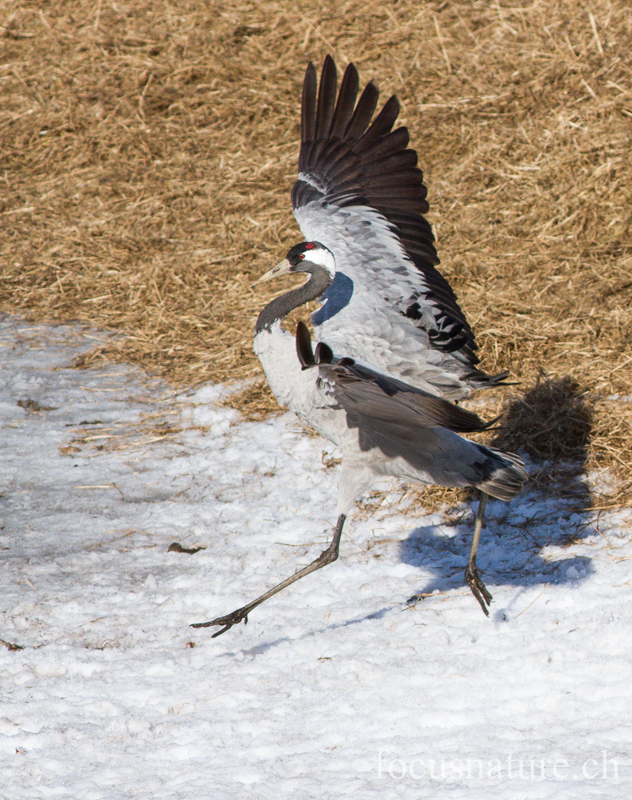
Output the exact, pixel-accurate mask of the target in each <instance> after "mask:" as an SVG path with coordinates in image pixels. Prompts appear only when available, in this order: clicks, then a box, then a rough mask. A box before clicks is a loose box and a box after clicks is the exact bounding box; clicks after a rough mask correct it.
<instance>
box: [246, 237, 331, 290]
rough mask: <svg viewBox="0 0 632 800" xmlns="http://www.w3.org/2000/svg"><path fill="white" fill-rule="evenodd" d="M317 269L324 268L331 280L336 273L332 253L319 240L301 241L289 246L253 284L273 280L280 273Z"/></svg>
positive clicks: (286, 273)
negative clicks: (275, 262)
mask: <svg viewBox="0 0 632 800" xmlns="http://www.w3.org/2000/svg"><path fill="white" fill-rule="evenodd" d="M319 269H322V270H325V271H326V272H327V274H328V275H329V277H330V278H331V280H333V279H334V276H335V274H336V260H335V258H334V254H333V253H332V252H331V250H329V248H327V247H325V245H324V244H321V243H320V242H301V243H300V244H295V245H294V247H292V248H290V250H289V251H288V254H287V255H286V257H285V258H284V259H283V261H280V262H279V263H278V264H277V265H276V266H275V267H272V269H271V270H268V272H266V273H265V274H264V275H262V276H261V277H260V278H259V280H257V281H255V283H254V284H253V285H254V286H258V285H259V284H260V283H265V282H266V281H271V280H274V278H278V277H279V276H281V275H292V274H294V273H298V272H310V273H314V272H316V271H318V270H319Z"/></svg>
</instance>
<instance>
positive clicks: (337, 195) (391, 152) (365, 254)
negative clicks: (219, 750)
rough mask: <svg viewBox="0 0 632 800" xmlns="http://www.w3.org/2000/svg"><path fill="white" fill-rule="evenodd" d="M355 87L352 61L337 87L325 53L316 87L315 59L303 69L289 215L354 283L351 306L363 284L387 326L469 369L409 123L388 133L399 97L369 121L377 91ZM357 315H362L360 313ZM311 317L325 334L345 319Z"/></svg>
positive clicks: (470, 343)
mask: <svg viewBox="0 0 632 800" xmlns="http://www.w3.org/2000/svg"><path fill="white" fill-rule="evenodd" d="M358 89H359V78H358V71H357V69H356V68H355V66H354V65H353V64H350V65H349V66H348V67H347V69H346V71H345V74H344V77H343V79H342V84H341V86H340V92H337V75H336V67H335V64H334V62H333V59H332V58H331V57H330V56H327V58H326V59H325V63H324V65H323V71H322V75H321V80H320V87H319V88H318V86H317V78H316V70H315V68H314V66H313V64H310V65H309V67H308V69H307V73H306V75H305V82H304V86H303V105H302V124H301V152H300V157H299V178H298V181H297V182H296V184H295V185H294V187H293V189H292V205H293V208H294V214H295V216H296V219H297V221H298V223H299V225H300V227H301V230H302V232H303V234H304V235H305V237H306V239H308V240H310V239H313V240H317V241H320V242H322V243H323V244H325V245H326V246H327V247H329V248H330V249H331V250H332V252H333V253H334V255H335V256H336V264H337V270H338V271H339V272H340V273H342V275H343V276H344V277H346V278H348V279H350V280H351V281H352V282H353V283H354V288H355V289H356V290H355V291H354V294H353V296H352V297H351V298H350V300H349V305H354V303H356V304H357V301H361V300H362V301H364V302H366V299H367V298H366V297H363V296H362V294H363V293H362V292H359V291H357V285H358V284H360V285H361V286H362V287H363V288H365V289H367V288H368V289H369V291H370V293H371V294H372V295H373V300H374V302H375V303H376V304H379V306H380V307H384V306H386V307H387V310H388V314H389V315H390V316H391V320H392V324H397V325H401V324H405V325H406V324H407V326H408V327H409V328H410V329H412V328H417V329H418V330H420V331H423V332H424V333H425V334H426V338H427V340H428V343H429V345H430V346H431V347H433V348H436V349H438V350H441V351H443V352H446V353H457V352H458V353H459V354H460V355H461V357H462V358H463V359H464V360H465V361H467V362H468V363H469V364H471V365H474V364H476V363H477V362H478V358H477V357H476V355H475V353H474V351H475V350H476V349H477V346H476V342H475V340H474V334H473V333H472V329H471V328H470V326H469V324H468V322H467V320H466V319H465V316H464V314H463V312H462V311H461V309H460V308H459V305H458V303H457V300H456V297H455V295H454V292H453V291H452V289H451V287H450V285H449V284H448V282H447V281H446V280H445V278H444V277H443V276H442V275H441V273H440V272H439V271H438V270H437V268H436V265H437V264H438V263H439V259H438V257H437V252H436V250H435V247H434V237H433V234H432V230H431V228H430V224H429V223H428V221H427V220H426V219H425V217H424V216H423V215H424V214H425V213H426V212H427V211H428V203H427V202H426V194H427V190H426V187H425V186H424V183H423V175H422V172H421V170H420V169H419V168H418V167H417V153H416V152H415V151H414V150H412V149H411V148H409V147H408V142H409V134H408V129H407V128H405V127H400V128H397V129H396V130H393V125H394V123H395V121H396V119H397V116H398V113H399V102H398V100H397V98H396V97H391V98H390V100H388V101H387V102H386V104H385V105H384V107H383V108H382V110H381V111H380V112H379V114H378V115H377V116H376V118H375V120H374V121H373V123H371V118H372V116H373V113H374V111H375V109H376V107H377V102H378V95H379V93H378V89H377V87H376V85H375V84H374V83H373V82H372V81H371V82H370V83H369V84H367V86H366V87H365V89H364V91H363V92H362V95H361V96H360V99H359V100H358V101H357V103H356V100H357V97H358ZM343 282H344V278H343ZM336 288H337V289H338V290H340V289H341V288H343V287H340V286H339V287H334V289H333V291H332V292H331V295H332V296H333V295H336ZM336 299H337V300H338V304H339V303H340V299H339V298H336ZM332 305H335V303H334V304H332ZM332 310H334V309H332ZM340 310H342V309H340ZM356 314H359V315H360V316H362V314H361V311H360V310H359V309H356ZM316 316H317V318H316V324H317V325H318V324H321V325H324V323H329V324H327V325H326V327H323V331H322V333H323V334H325V333H326V334H327V336H328V338H331V337H330V334H331V332H332V331H333V329H334V328H335V327H336V325H337V324H342V325H344V324H345V322H346V320H345V319H344V317H341V318H340V319H339V320H335V319H334V318H335V316H336V314H335V313H334V314H333V315H331V316H329V315H328V314H322V315H321V316H320V317H319V316H318V315H316ZM347 316H348V315H347Z"/></svg>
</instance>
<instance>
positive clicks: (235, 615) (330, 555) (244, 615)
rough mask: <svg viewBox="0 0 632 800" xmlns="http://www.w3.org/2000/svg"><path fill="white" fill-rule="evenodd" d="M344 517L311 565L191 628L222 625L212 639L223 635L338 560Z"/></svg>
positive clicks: (341, 517)
mask: <svg viewBox="0 0 632 800" xmlns="http://www.w3.org/2000/svg"><path fill="white" fill-rule="evenodd" d="M345 519H346V516H345V514H341V515H340V516H339V517H338V522H337V523H336V527H335V529H334V536H333V539H332V540H331V544H330V545H329V547H328V548H327V549H326V550H323V552H322V553H321V554H320V555H319V556H318V558H317V559H315V560H314V561H312V563H311V564H308V565H307V566H306V567H303V569H299V570H298V572H295V573H294V575H292V576H291V577H290V578H287V579H286V580H284V581H283V582H282V583H279V584H277V585H276V586H274V587H273V588H272V589H270V590H269V591H268V592H266V593H265V594H262V595H261V597H257V599H256V600H253V601H252V603H248V605H247V606H244V607H243V608H238V609H237V610H236V611H233V612H232V613H230V614H226V616H225V617H218V618H217V619H214V620H211V621H210V622H196V623H194V624H193V625H191V627H192V628H210V627H211V626H212V625H223V626H224V627H223V628H222V629H221V631H217V632H216V633H214V634H213V637H212V638H213V639H214V638H215V637H216V636H219V635H220V633H225V632H226V631H227V630H228V629H229V628H232V627H233V625H236V624H237V623H238V622H241V621H242V620H243V621H244V623H247V622H248V614H250V612H251V611H252V609H253V608H256V607H257V606H260V605H261V603H263V602H265V601H266V600H267V599H268V598H269V597H272V595H274V594H276V593H277V592H280V591H281V589H285V587H286V586H290V585H291V584H292V583H295V582H296V581H298V580H300V579H301V578H304V577H305V576H306V575H309V574H310V573H311V572H316V570H317V569H320V568H321V567H325V566H326V565H327V564H331V563H332V562H333V561H335V560H336V559H337V558H338V551H339V549H340V537H341V536H342V526H343V525H344V524H345Z"/></svg>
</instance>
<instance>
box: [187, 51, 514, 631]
mask: <svg viewBox="0 0 632 800" xmlns="http://www.w3.org/2000/svg"><path fill="white" fill-rule="evenodd" d="M316 83H317V82H316V72H315V69H314V67H313V65H311V64H310V66H309V68H308V70H307V75H306V78H305V84H304V88H303V111H302V146H301V155H300V159H299V180H298V181H297V183H296V184H295V185H294V188H293V190H292V201H293V206H294V213H295V215H296V218H297V220H298V222H299V225H300V226H301V230H302V232H303V233H304V234H305V235H310V234H311V235H313V236H314V239H316V235H317V236H318V240H313V241H307V242H303V243H301V244H298V245H295V246H294V247H293V248H292V249H291V250H290V251H289V253H288V255H287V257H286V259H285V260H284V261H282V262H281V263H280V264H278V265H277V266H276V267H274V268H273V269H272V270H270V271H269V272H268V273H266V275H264V276H263V277H262V278H261V279H260V281H259V283H260V282H262V281H264V280H270V279H272V278H274V277H277V276H279V275H283V274H288V273H305V274H306V275H307V276H308V280H307V282H306V283H305V284H303V285H302V286H300V287H299V288H297V289H293V290H292V291H290V292H287V293H286V294H284V295H282V296H281V297H278V298H276V299H275V300H273V301H272V302H271V303H269V304H268V305H267V306H266V307H265V308H264V309H263V311H262V312H261V313H260V315H259V318H258V320H257V323H256V326H255V340H254V349H255V352H256V353H257V355H258V356H259V359H260V360H261V363H262V365H263V368H264V371H265V373H266V376H267V378H268V381H269V383H270V387H271V388H272V391H273V393H274V395H275V397H276V398H277V400H278V401H279V403H280V404H281V405H286V406H288V408H290V409H291V410H292V411H294V412H295V413H296V414H297V415H298V416H299V417H301V418H302V419H304V420H305V421H306V422H308V423H309V424H310V425H312V426H313V427H314V428H315V429H316V430H317V431H318V432H319V433H321V434H322V435H323V436H325V437H326V438H327V439H329V440H330V441H332V442H334V443H335V444H336V445H337V446H338V447H340V449H341V450H342V466H341V476H340V485H339V491H338V522H337V524H336V527H335V531H334V536H333V539H332V542H331V544H330V545H329V547H328V548H327V549H326V550H325V551H324V552H323V553H321V555H320V556H319V557H318V558H317V559H316V560H315V561H313V562H312V563H311V564H309V565H308V566H306V567H304V568H303V569H301V570H298V571H297V572H296V573H295V574H294V575H292V576H291V577H290V578H288V579H287V580H285V581H283V582H282V583H280V584H278V585H277V586H275V587H274V588H272V589H271V590H270V591H268V592H266V593H265V594H263V595H262V596H261V597H258V598H257V599H256V600H254V601H253V602H251V603H249V604H248V605H246V606H244V607H242V608H239V609H237V610H236V611H233V612H232V613H230V614H227V615H225V616H223V617H219V618H217V619H214V620H212V621H210V622H204V623H196V624H195V625H194V626H193V627H209V626H214V625H221V626H223V627H222V628H221V630H219V631H217V632H216V633H215V634H214V636H219V635H220V634H221V633H224V632H225V631H226V630H228V629H229V628H231V627H232V626H233V625H235V624H236V623H238V622H241V621H242V620H243V621H247V618H248V614H249V613H250V612H251V611H252V610H253V609H254V608H256V607H257V606H258V605H260V604H261V603H263V602H264V601H265V600H267V599H268V598H269V597H271V596H272V595H274V594H276V593H277V592H279V591H281V590H282V589H284V588H285V587H287V586H289V585H290V584H292V583H294V582H295V581H297V580H299V579H300V578H302V577H304V576H305V575H308V574H310V573H311V572H314V571H315V570H317V569H320V568H321V567H323V566H325V565H326V564H329V563H331V562H333V561H335V560H336V559H337V557H338V551H339V545H340V538H341V535H342V528H343V525H344V522H345V518H346V515H347V514H348V512H349V510H350V509H351V507H352V506H353V504H354V502H355V500H356V499H357V497H358V496H359V495H361V494H362V493H363V492H364V491H366V490H367V489H368V488H370V486H371V485H372V483H373V482H374V481H375V480H376V478H378V477H380V476H384V475H389V476H393V477H397V478H404V479H406V480H413V481H417V482H420V483H422V484H439V485H442V486H473V487H476V488H478V489H480V491H481V493H482V495H481V501H480V503H479V510H478V514H477V518H476V524H475V528H474V536H473V540H472V547H471V550H470V556H469V559H468V565H467V568H466V571H465V577H466V580H467V583H468V585H469V586H470V588H471V590H472V592H473V594H474V596H475V597H476V599H477V600H478V602H479V603H480V605H481V608H482V609H483V611H484V612H485V613H486V614H488V610H487V606H488V605H489V603H490V602H491V600H492V597H491V595H490V594H489V592H488V591H487V589H486V587H485V585H484V583H483V581H482V580H481V578H480V575H479V570H478V569H477V567H476V551H477V548H478V541H479V538H480V532H481V527H482V521H483V513H484V508H485V503H486V499H487V496H488V495H491V496H493V497H497V498H500V499H502V500H509V499H511V498H512V497H513V496H514V495H515V494H517V493H518V492H519V491H520V489H521V488H522V486H523V484H524V482H525V481H526V480H527V475H526V473H525V471H524V468H523V465H522V462H521V461H520V459H519V458H518V457H517V456H514V455H512V454H508V453H502V452H500V451H498V450H495V449H493V448H491V447H486V446H484V445H480V444H476V443H474V442H471V441H469V440H467V439H464V438H463V437H461V436H459V435H458V433H466V432H473V431H480V430H483V429H484V428H485V427H486V425H485V423H483V421H482V420H481V419H479V417H478V416H477V415H476V414H473V413H471V412H469V411H466V410H464V409H461V408H458V407H457V406H454V405H452V404H451V403H449V402H448V399H460V398H462V397H467V396H468V395H469V394H470V392H471V390H472V389H476V388H483V387H485V386H494V385H497V383H498V382H499V381H501V380H502V379H503V378H504V377H505V375H504V374H503V375H499V376H489V375H486V374H485V373H484V372H481V371H480V370H478V369H477V367H476V363H477V362H478V359H477V357H476V355H475V353H474V350H475V349H476V343H475V341H474V335H473V333H472V331H471V329H470V327H469V325H468V323H467V321H466V319H465V317H464V315H463V313H462V312H461V309H460V308H459V306H458V304H457V302H456V298H455V296H454V293H453V292H452V289H451V288H450V286H449V284H448V283H447V281H446V280H445V279H444V278H443V276H442V275H441V274H440V273H439V272H438V271H437V270H436V269H435V266H434V265H435V264H436V263H438V259H437V256H436V252H435V249H434V245H433V236H432V232H431V230H430V226H429V225H428V223H427V221H426V220H425V219H424V217H423V216H422V212H425V211H426V210H427V204H426V202H425V199H424V198H425V191H426V190H425V187H424V186H423V183H422V174H421V171H420V170H419V169H417V168H416V163H417V156H416V153H415V152H414V151H413V150H410V149H408V148H407V144H408V132H407V130H406V129H405V128H399V129H397V130H395V131H392V130H391V129H392V127H393V124H394V122H395V120H396V118H397V114H398V109H399V106H398V103H397V100H396V98H391V99H390V100H389V101H388V102H387V103H386V104H385V106H384V107H383V109H382V111H381V112H380V113H379V114H378V116H377V117H376V119H375V121H374V122H373V124H372V125H369V123H370V120H371V117H372V116H373V113H374V111H375V107H376V104H377V97H378V92H377V88H376V87H375V85H374V84H373V83H372V82H371V83H369V84H368V85H367V87H366V88H365V90H364V92H363V94H362V96H361V98H360V100H359V101H358V103H357V105H356V98H357V94H358V74H357V70H356V69H355V67H354V66H353V65H349V67H348V68H347V70H346V72H345V76H344V78H343V81H342V85H341V88H340V93H339V94H338V97H337V99H336V83H337V80H336V69H335V65H334V63H333V60H332V59H331V58H330V57H327V59H326V60H325V64H324V67H323V73H322V77H321V83H320V90H319V92H318V98H316ZM317 298H321V301H323V302H324V304H323V305H322V307H321V308H320V309H319V310H318V311H317V312H315V313H314V314H313V315H312V322H313V324H314V327H315V330H316V331H317V333H318V334H319V336H321V337H324V336H326V338H327V342H328V343H327V344H325V343H324V342H323V341H321V342H319V343H318V345H317V347H316V352H315V353H314V351H313V350H312V345H311V337H310V335H309V332H308V330H307V328H306V326H304V325H303V324H302V323H299V326H298V329H297V337H296V339H294V337H292V336H291V335H290V334H288V333H287V332H285V331H283V330H282V328H281V321H282V320H283V319H284V318H285V317H286V316H287V315H288V314H289V313H290V312H291V311H292V310H293V309H295V308H298V307H299V306H301V305H303V304H305V303H307V302H309V301H311V300H315V299H317ZM334 352H335V353H336V355H334ZM369 365H370V366H369ZM446 398H447V399H446Z"/></svg>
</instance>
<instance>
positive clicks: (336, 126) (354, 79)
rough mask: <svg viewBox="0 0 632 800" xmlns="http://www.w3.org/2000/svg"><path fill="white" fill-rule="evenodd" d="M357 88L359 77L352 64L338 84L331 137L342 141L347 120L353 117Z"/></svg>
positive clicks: (358, 86)
mask: <svg viewBox="0 0 632 800" xmlns="http://www.w3.org/2000/svg"><path fill="white" fill-rule="evenodd" d="M359 88H360V76H359V75H358V70H357V69H356V68H355V65H354V64H349V66H348V67H347V69H346V70H345V74H344V75H343V77H342V83H341V84H340V92H339V93H338V102H337V103H336V110H335V112H334V118H333V122H332V124H331V131H330V134H329V135H330V136H331V137H335V138H340V139H342V137H343V136H344V133H345V130H346V129H347V125H348V124H349V120H350V119H351V117H352V115H353V108H354V106H355V101H356V99H357V97H358V89H359Z"/></svg>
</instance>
